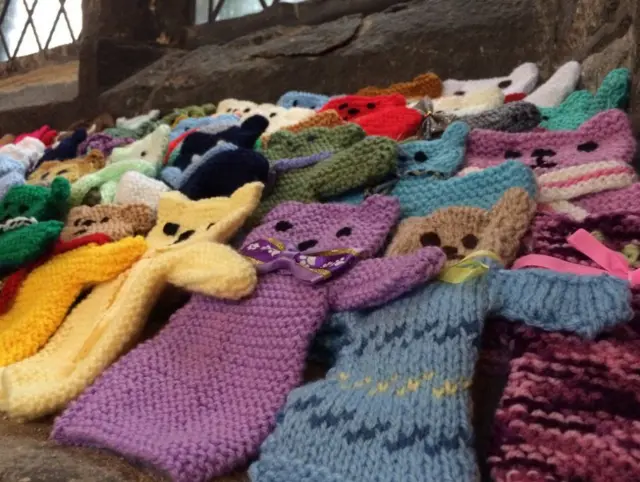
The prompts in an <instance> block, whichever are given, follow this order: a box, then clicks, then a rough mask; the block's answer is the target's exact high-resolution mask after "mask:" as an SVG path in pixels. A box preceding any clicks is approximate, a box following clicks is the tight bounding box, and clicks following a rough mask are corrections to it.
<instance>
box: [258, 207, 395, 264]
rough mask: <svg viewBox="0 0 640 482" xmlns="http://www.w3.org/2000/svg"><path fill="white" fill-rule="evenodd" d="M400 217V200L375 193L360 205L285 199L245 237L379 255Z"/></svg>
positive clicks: (301, 246) (309, 248)
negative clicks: (273, 239)
mask: <svg viewBox="0 0 640 482" xmlns="http://www.w3.org/2000/svg"><path fill="white" fill-rule="evenodd" d="M399 216H400V204H399V202H398V200H397V199H394V198H392V197H388V196H371V197H369V198H367V199H365V200H364V202H363V203H362V204H360V205H349V204H320V203H309V204H305V203H301V202H295V201H288V202H283V203H281V204H279V205H278V206H276V207H275V208H274V209H272V210H271V211H270V212H269V214H268V215H267V216H265V217H264V219H263V223H262V224H261V225H260V226H258V227H257V228H255V229H254V230H253V231H251V233H249V235H248V236H247V239H246V240H245V245H248V244H251V243H252V242H254V241H257V240H259V239H267V238H275V239H277V240H278V241H281V242H285V243H291V244H293V245H294V246H295V247H296V248H297V249H298V250H300V251H302V252H304V251H307V250H311V249H313V250H314V251H318V250H322V251H324V250H331V249H344V248H354V249H358V250H361V253H362V254H361V256H363V257H370V256H373V255H375V254H376V253H377V252H378V250H380V248H381V247H382V245H383V244H384V242H385V240H386V238H387V234H388V233H389V231H390V230H391V229H392V228H393V226H394V224H395V223H396V221H397V220H398V217H399Z"/></svg>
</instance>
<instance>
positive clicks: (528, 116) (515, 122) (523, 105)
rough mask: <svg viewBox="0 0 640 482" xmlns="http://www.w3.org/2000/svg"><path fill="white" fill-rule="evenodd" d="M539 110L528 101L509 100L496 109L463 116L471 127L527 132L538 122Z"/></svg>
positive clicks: (539, 118)
mask: <svg viewBox="0 0 640 482" xmlns="http://www.w3.org/2000/svg"><path fill="white" fill-rule="evenodd" d="M541 117H542V116H541V114H540V110H539V109H538V108H537V107H536V106H535V105H534V104H532V103H530V102H509V103H508V104H505V105H503V106H500V107H498V108H496V109H491V110H489V111H486V112H482V113H480V114H475V115H470V116H465V118H464V119H463V120H464V122H465V123H466V124H467V125H468V126H469V128H471V129H490V130H493V131H504V132H527V131H530V130H533V129H534V128H535V127H537V126H538V124H540V120H541Z"/></svg>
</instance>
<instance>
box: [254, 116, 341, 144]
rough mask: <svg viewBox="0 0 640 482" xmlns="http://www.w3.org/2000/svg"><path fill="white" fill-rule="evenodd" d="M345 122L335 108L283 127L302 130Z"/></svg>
mask: <svg viewBox="0 0 640 482" xmlns="http://www.w3.org/2000/svg"><path fill="white" fill-rule="evenodd" d="M344 124H345V122H344V121H343V120H342V117H340V116H339V115H338V113H337V112H336V111H335V110H325V111H323V112H318V113H317V114H315V115H313V116H311V117H309V118H307V119H305V120H303V121H301V122H298V123H297V124H293V125H291V126H287V127H283V128H282V129H283V130H287V131H291V132H300V131H303V130H305V129H309V128H311V127H338V126H341V125H344ZM263 139H264V137H263Z"/></svg>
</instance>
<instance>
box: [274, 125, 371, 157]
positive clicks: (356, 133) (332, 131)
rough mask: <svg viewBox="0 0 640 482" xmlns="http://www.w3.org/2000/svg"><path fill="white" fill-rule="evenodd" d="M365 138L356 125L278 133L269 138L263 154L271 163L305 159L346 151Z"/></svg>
mask: <svg viewBox="0 0 640 482" xmlns="http://www.w3.org/2000/svg"><path fill="white" fill-rule="evenodd" d="M365 137H366V134H365V132H364V131H363V130H362V128H361V127H360V126H358V125H356V124H345V125H343V126H339V127H334V128H328V127H314V128H310V129H305V130H304V131H302V132H298V133H295V132H289V131H279V132H276V133H275V134H273V135H272V136H271V137H270V138H269V143H268V145H267V147H266V148H265V149H264V152H263V153H264V155H265V157H266V158H267V159H269V160H271V161H275V160H278V159H292V158H297V157H307V156H313V155H316V154H321V153H332V152H335V151H338V150H341V149H346V148H347V147H350V146H352V145H353V144H355V143H356V142H358V141H361V140H362V139H364V138H365Z"/></svg>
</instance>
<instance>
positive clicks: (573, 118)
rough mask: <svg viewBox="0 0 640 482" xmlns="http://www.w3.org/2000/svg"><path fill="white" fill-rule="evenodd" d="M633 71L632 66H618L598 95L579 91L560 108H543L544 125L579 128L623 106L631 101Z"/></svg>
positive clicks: (550, 128)
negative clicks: (598, 114)
mask: <svg viewBox="0 0 640 482" xmlns="http://www.w3.org/2000/svg"><path fill="white" fill-rule="evenodd" d="M630 86H631V73H630V72H629V70H628V69H615V70H612V71H611V72H609V73H608V74H607V76H606V77H605V78H604V79H603V81H602V84H601V85H600V87H599V88H598V91H597V92H596V93H595V95H594V94H592V93H591V92H589V91H588V90H578V91H576V92H573V93H572V94H571V95H569V97H567V98H566V99H565V100H564V102H562V104H560V105H559V106H557V107H541V108H540V112H541V114H542V122H541V123H540V127H544V128H545V129H549V130H569V129H577V128H578V127H579V126H580V125H581V124H582V123H583V122H586V121H587V120H588V119H590V118H591V117H593V116H595V115H596V114H597V113H598V112H601V111H603V110H607V109H623V108H625V107H626V106H627V104H628V103H629V93H630Z"/></svg>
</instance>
